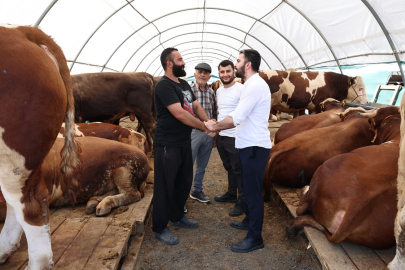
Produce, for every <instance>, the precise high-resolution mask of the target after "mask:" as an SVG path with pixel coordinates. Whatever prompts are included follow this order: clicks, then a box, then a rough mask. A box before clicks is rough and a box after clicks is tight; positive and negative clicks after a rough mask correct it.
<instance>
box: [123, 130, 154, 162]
mask: <svg viewBox="0 0 405 270" xmlns="http://www.w3.org/2000/svg"><path fill="white" fill-rule="evenodd" d="M127 129H128V130H129V132H130V135H129V136H128V137H127V138H124V137H121V136H120V137H119V138H118V140H119V141H120V142H122V143H125V144H129V145H133V146H136V147H138V148H139V149H140V150H142V151H143V152H144V153H145V155H146V154H147V153H148V152H149V144H148V141H147V140H146V137H145V136H144V135H143V134H141V133H139V132H136V131H135V130H133V129H130V128H127Z"/></svg>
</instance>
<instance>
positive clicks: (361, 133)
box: [265, 108, 374, 199]
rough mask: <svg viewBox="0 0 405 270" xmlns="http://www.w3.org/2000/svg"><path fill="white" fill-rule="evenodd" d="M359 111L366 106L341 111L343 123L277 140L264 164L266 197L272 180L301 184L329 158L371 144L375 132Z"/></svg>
mask: <svg viewBox="0 0 405 270" xmlns="http://www.w3.org/2000/svg"><path fill="white" fill-rule="evenodd" d="M358 112H365V110H364V109H363V108H349V109H347V110H346V111H345V112H344V113H342V114H340V115H341V117H342V120H343V122H342V123H338V124H335V125H332V126H329V127H323V128H317V129H310V130H306V131H303V132H301V133H299V134H295V135H293V136H291V137H289V138H287V139H285V140H284V141H281V142H280V143H278V144H276V145H275V146H274V147H273V149H272V151H271V154H270V158H269V161H268V163H267V167H266V173H265V179H266V188H265V190H266V195H265V197H266V199H267V198H268V197H269V192H270V183H271V182H272V181H273V182H275V183H277V184H280V185H283V186H289V187H303V186H304V185H307V184H309V182H310V181H311V178H312V176H313V174H314V173H315V171H316V169H318V167H319V166H321V165H322V164H323V163H324V162H325V161H326V160H328V159H329V158H331V157H333V156H336V155H338V154H342V153H347V152H350V151H353V150H354V149H356V148H359V147H363V146H366V145H370V144H371V140H372V139H373V136H374V133H373V132H372V131H371V130H370V126H369V124H368V123H367V119H365V118H364V117H361V116H359V115H358Z"/></svg>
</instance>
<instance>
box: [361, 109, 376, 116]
mask: <svg viewBox="0 0 405 270" xmlns="http://www.w3.org/2000/svg"><path fill="white" fill-rule="evenodd" d="M359 115H361V116H363V117H367V118H373V117H375V116H376V115H377V108H374V109H372V110H371V111H368V112H366V113H359Z"/></svg>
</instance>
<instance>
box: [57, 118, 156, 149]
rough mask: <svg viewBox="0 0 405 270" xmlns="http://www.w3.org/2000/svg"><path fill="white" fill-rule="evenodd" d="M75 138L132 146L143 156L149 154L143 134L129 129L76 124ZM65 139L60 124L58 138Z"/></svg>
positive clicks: (93, 124) (105, 125) (63, 125)
mask: <svg viewBox="0 0 405 270" xmlns="http://www.w3.org/2000/svg"><path fill="white" fill-rule="evenodd" d="M75 136H76V137H84V136H91V137H99V138H104V139H108V140H114V141H118V142H122V143H125V144H129V145H133V146H136V147H138V148H139V149H141V150H142V151H143V152H144V153H145V154H147V153H148V152H149V144H148V142H147V141H146V138H145V136H143V134H141V133H139V132H136V131H134V130H132V129H129V128H124V127H121V126H117V125H113V124H109V123H78V124H76V134H75ZM63 137H65V124H64V123H63V124H62V127H61V129H60V132H59V135H58V138H63Z"/></svg>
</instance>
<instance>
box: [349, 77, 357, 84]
mask: <svg viewBox="0 0 405 270" xmlns="http://www.w3.org/2000/svg"><path fill="white" fill-rule="evenodd" d="M353 84H356V78H353V77H352V78H350V77H349V85H353Z"/></svg>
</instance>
